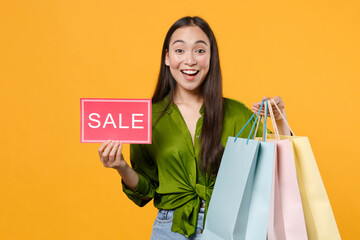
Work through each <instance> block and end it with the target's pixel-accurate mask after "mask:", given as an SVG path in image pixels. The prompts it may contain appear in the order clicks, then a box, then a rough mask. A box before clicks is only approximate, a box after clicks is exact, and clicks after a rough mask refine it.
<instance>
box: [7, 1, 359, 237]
mask: <svg viewBox="0 0 360 240" xmlns="http://www.w3.org/2000/svg"><path fill="white" fill-rule="evenodd" d="M359 11H360V6H359V2H358V1H356V0H345V1H333V0H321V1H320V0H298V1H288V0H283V1H273V0H272V1H268V0H259V1H250V0H247V1H202V0H198V1H188V0H183V1H173V2H171V1H165V0H164V1H114V0H102V1H100V0H99V1H93V0H91V1H84V0H78V1H77V0H72V1H70V0H61V1H60V0H50V1H46V0H31V1H30V0H28V1H26V0H23V1H19V0H11V1H10V0H1V2H0V24H1V25H0V27H1V29H0V39H1V44H0V59H1V60H0V79H1V87H0V89H1V90H0V100H1V116H0V136H1V144H0V154H1V155H0V156H1V161H0V192H1V196H0V239H149V237H150V233H151V227H152V224H153V220H154V218H155V214H156V210H155V208H154V207H153V205H152V203H150V204H148V205H147V206H146V207H144V208H138V207H137V206H136V205H135V204H133V203H132V202H131V201H130V200H128V199H127V197H126V196H125V195H124V194H123V193H122V189H121V186H120V177H119V176H118V175H117V173H116V171H114V170H113V169H105V168H104V167H103V166H102V164H101V162H100V160H99V158H98V154H97V148H98V147H99V144H81V143H80V136H79V134H80V122H79V121H80V111H79V110H80V109H79V108H80V104H79V99H80V98H81V97H105V98H149V97H151V96H152V93H153V90H154V88H155V84H156V78H157V75H158V71H159V66H160V54H161V47H162V43H163V40H164V37H165V34H166V32H167V30H168V28H169V27H170V26H171V24H172V23H173V22H174V21H175V20H177V19H178V18H180V17H183V16H185V15H191V16H194V15H199V16H201V17H203V18H204V19H205V20H207V21H208V23H209V24H210V26H211V27H212V28H213V30H214V32H215V35H216V37H217V40H218V44H219V50H220V60H221V66H222V70H223V79H224V95H225V96H226V97H231V98H235V99H237V100H240V101H243V102H244V103H245V104H246V105H247V106H251V105H252V103H253V102H256V101H260V100H261V98H262V97H263V96H275V95H279V96H281V97H283V99H284V101H285V104H286V111H287V115H288V119H289V121H290V124H291V126H292V127H293V129H294V130H295V133H296V134H297V135H306V136H308V137H309V139H310V142H311V144H312V148H313V151H314V154H315V157H316V159H317V162H318V166H319V169H320V172H321V174H322V177H323V181H324V184H325V186H326V189H327V192H328V195H329V198H330V201H331V204H332V207H333V211H334V214H335V217H336V220H337V224H338V226H339V230H340V233H341V235H342V237H343V239H358V236H360V228H359V219H360V205H359V199H360V193H359V189H360V181H359V180H360V178H359V171H360V167H359V160H360V158H359V156H360V152H359V136H360V131H359V117H360V114H359V109H360V108H359V100H358V99H359V98H358V96H359V93H360V83H359V80H360V69H359V62H360V61H359V56H360V31H359V29H360V18H359ZM128 152H129V146H128V145H127V146H126V147H125V149H124V154H125V157H126V159H128Z"/></svg>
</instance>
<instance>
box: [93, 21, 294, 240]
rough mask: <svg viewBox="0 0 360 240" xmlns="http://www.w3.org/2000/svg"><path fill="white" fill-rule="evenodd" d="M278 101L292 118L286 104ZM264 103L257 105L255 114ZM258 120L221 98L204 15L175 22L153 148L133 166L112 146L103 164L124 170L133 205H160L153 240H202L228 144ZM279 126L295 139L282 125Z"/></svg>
mask: <svg viewBox="0 0 360 240" xmlns="http://www.w3.org/2000/svg"><path fill="white" fill-rule="evenodd" d="M274 99H275V101H276V102H277V103H278V106H279V107H280V109H281V110H282V112H283V113H284V114H285V111H284V103H283V101H282V100H281V98H280V97H275V98H274ZM259 105H260V104H259V103H255V104H254V105H253V111H254V112H257V110H258V109H259ZM262 114H264V113H262ZM251 115H252V111H251V110H250V109H248V108H247V107H246V106H245V105H244V104H242V103H240V102H238V101H235V100H231V99H227V98H223V96H222V79H221V70H220V62H219V53H218V47H217V43H216V40H215V36H214V34H213V32H212V30H211V29H210V27H209V25H208V24H207V23H206V22H205V21H204V20H203V19H201V18H199V17H184V18H181V19H179V20H178V21H176V22H175V23H174V24H173V25H172V26H171V28H170V29H169V31H168V33H167V35H166V37H165V41H164V45H163V49H162V58H161V67H160V74H159V79H158V83H157V86H156V89H155V93H154V95H153V98H152V117H153V122H152V124H153V127H152V144H149V145H145V144H144V145H142V144H138V145H131V146H130V161H131V166H132V167H131V166H129V165H128V164H127V163H126V161H125V160H124V158H123V155H122V154H121V149H122V145H121V143H120V142H118V141H106V142H105V143H103V144H102V145H101V147H100V148H99V150H98V152H99V155H100V159H101V162H102V163H103V165H104V166H105V167H110V168H115V169H116V170H117V171H118V172H119V174H120V176H121V177H122V183H123V190H124V192H125V194H126V195H127V196H128V197H129V198H130V199H131V200H132V201H133V202H135V203H136V204H137V205H139V206H144V205H145V204H147V203H148V202H149V201H150V200H151V199H154V205H155V207H157V208H158V209H159V212H158V215H157V218H156V220H155V223H154V226H153V232H152V236H151V239H154V240H161V239H166V240H168V239H172V240H174V239H199V238H200V236H201V232H202V229H203V222H204V215H205V212H206V210H207V206H208V204H209V201H210V197H211V193H212V189H213V186H214V183H215V179H216V173H217V171H218V168H219V165H220V160H221V156H222V153H223V150H224V146H225V143H226V141H227V138H228V137H229V136H235V135H236V134H237V133H238V132H239V130H240V129H241V128H242V127H243V126H244V124H245V123H246V121H247V120H248V119H249V118H250V117H251ZM277 115H278V113H277ZM278 125H279V127H280V131H281V134H288V133H287V132H286V131H285V130H283V129H285V127H282V126H283V123H282V120H278ZM249 131H250V127H249V128H248V129H247V130H246V131H244V132H243V133H242V136H241V137H247V135H248V134H249ZM261 134H262V129H261V128H260V130H259V133H258V135H260V136H261Z"/></svg>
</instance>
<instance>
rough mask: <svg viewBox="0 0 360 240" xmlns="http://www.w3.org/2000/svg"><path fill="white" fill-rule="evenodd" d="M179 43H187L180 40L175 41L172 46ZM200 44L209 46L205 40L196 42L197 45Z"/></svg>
mask: <svg viewBox="0 0 360 240" xmlns="http://www.w3.org/2000/svg"><path fill="white" fill-rule="evenodd" d="M177 42H180V43H185V41H184V40H180V39H179V40H176V41H174V42H173V44H172V45H174V44H175V43H177ZM198 43H203V44H205V45H206V46H207V43H206V42H205V41H203V40H197V41H196V42H195V44H198Z"/></svg>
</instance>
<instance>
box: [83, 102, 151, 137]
mask: <svg viewBox="0 0 360 240" xmlns="http://www.w3.org/2000/svg"><path fill="white" fill-rule="evenodd" d="M80 102H81V106H80V107H81V120H80V124H81V139H80V142H82V143H101V142H104V141H106V140H108V139H105V140H85V139H84V103H85V102H144V103H147V104H148V112H149V114H148V134H147V137H148V138H147V139H146V140H145V141H135V140H122V141H121V142H123V143H148V144H151V137H150V136H151V128H152V120H151V115H152V114H151V99H104V98H80Z"/></svg>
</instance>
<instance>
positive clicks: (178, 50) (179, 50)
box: [175, 49, 183, 53]
mask: <svg viewBox="0 0 360 240" xmlns="http://www.w3.org/2000/svg"><path fill="white" fill-rule="evenodd" d="M175 52H177V53H182V52H183V50H182V49H176V50H175Z"/></svg>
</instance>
